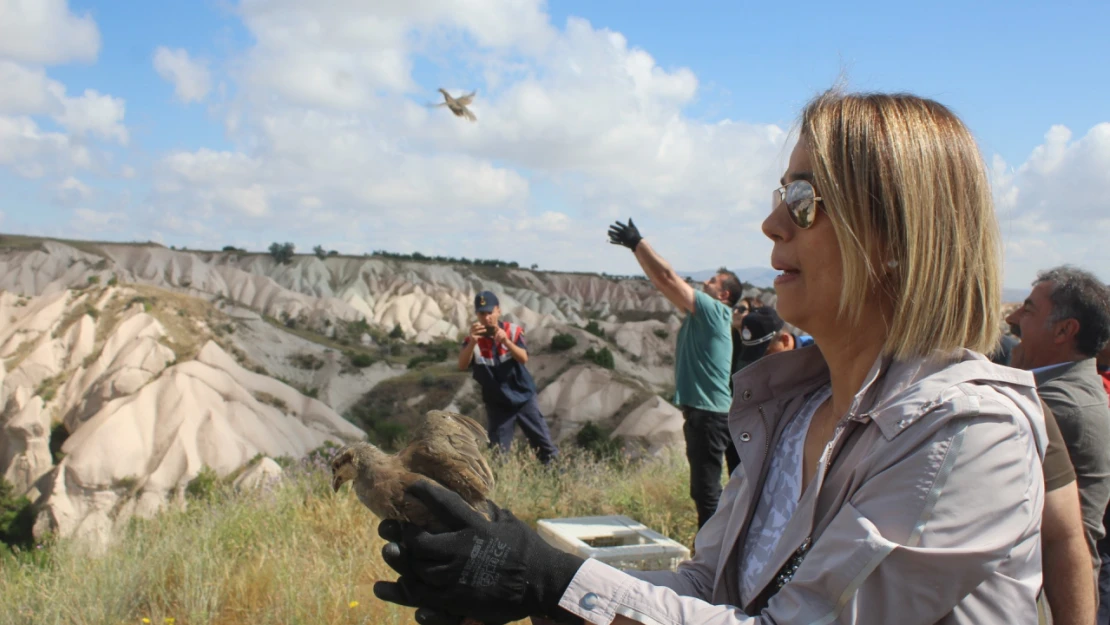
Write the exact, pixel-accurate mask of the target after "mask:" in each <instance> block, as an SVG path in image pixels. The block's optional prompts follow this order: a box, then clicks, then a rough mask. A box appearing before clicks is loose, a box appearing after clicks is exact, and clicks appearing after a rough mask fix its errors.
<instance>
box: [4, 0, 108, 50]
mask: <svg viewBox="0 0 1110 625" xmlns="http://www.w3.org/2000/svg"><path fill="white" fill-rule="evenodd" d="M99 50H100V32H99V31H98V30H97V28H96V22H94V21H93V19H92V17H91V16H89V15H88V14H85V15H82V16H77V15H74V14H73V13H71V12H70V10H69V6H68V3H67V2H66V0H0V57H7V58H10V59H14V60H17V61H25V62H28V63H35V64H39V65H50V64H55V63H65V62H68V61H92V60H94V59H95V58H96V55H97V52H98V51H99Z"/></svg>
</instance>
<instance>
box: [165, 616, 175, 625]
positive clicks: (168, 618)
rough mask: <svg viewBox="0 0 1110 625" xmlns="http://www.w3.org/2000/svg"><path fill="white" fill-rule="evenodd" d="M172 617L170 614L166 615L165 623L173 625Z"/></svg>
mask: <svg viewBox="0 0 1110 625" xmlns="http://www.w3.org/2000/svg"><path fill="white" fill-rule="evenodd" d="M173 621H174V618H173V617H172V616H167V617H166V625H173Z"/></svg>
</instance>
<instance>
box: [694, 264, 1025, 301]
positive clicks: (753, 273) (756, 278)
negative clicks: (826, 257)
mask: <svg viewBox="0 0 1110 625" xmlns="http://www.w3.org/2000/svg"><path fill="white" fill-rule="evenodd" d="M732 271H733V272H735V273H736V277H737V278H740V281H741V282H747V283H749V284H752V285H754V286H758V287H760V288H764V289H769V288H772V287H773V286H774V282H775V276H777V275H779V272H777V271H775V270H774V269H771V268H770V267H744V268H743V269H733V270H732ZM716 273H717V270H716V269H702V270H701V271H679V272H678V275H680V276H687V277H689V278H690V279H691V280H694V281H697V282H702V281H704V280H708V279H709V278H712V277H713V275H714V274H716ZM1029 291H1030V289H1029V287H1023V288H1016V289H1014V288H1004V289H1002V301H1003V302H1005V303H1007V304H1011V303H1020V302H1023V301H1025V298H1026V297H1027V296H1028V295H1029Z"/></svg>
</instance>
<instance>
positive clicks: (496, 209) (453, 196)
mask: <svg viewBox="0 0 1110 625" xmlns="http://www.w3.org/2000/svg"><path fill="white" fill-rule="evenodd" d="M543 7H544V5H543V3H541V2H517V1H511V0H471V1H470V2H467V3H465V6H464V5H460V4H459V3H457V2H448V1H446V0H444V1H434V0H429V1H427V2H417V3H413V2H392V1H391V2H383V3H376V4H375V10H374V14H373V15H368V14H367V11H366V6H365V4H364V3H360V2H356V1H354V0H351V1H343V0H336V1H334V2H329V3H327V4H326V5H306V4H304V3H299V2H293V1H292V0H278V1H276V2H273V1H271V2H258V1H255V0H247V1H246V2H244V3H243V4H242V5H241V6H240V13H241V15H242V16H243V20H244V23H245V24H246V26H247V28H248V29H249V30H250V32H251V34H252V36H253V38H254V40H255V41H256V44H255V45H253V46H252V47H251V48H250V49H249V50H247V51H246V52H245V53H244V54H243V56H242V58H240V59H235V60H232V62H231V63H229V66H230V67H232V68H233V69H232V72H231V77H232V78H233V79H234V80H236V81H237V84H235V85H234V86H233V87H232V89H231V92H232V93H234V94H236V95H235V96H234V99H233V101H232V102H231V103H230V105H229V106H228V107H227V109H226V111H225V115H226V117H225V127H226V129H227V131H228V133H229V134H230V136H231V137H232V138H233V140H234V141H235V142H236V144H237V145H239V146H242V147H241V148H240V149H238V150H230V151H226V152H221V153H215V152H212V151H210V150H204V149H201V150H196V151H195V152H177V153H173V154H170V155H167V156H166V157H165V158H164V159H163V161H162V162H161V164H160V166H159V167H158V177H157V178H156V183H155V188H156V190H157V191H158V193H159V194H160V196H161V197H160V201H161V202H164V203H167V204H168V205H173V206H178V207H179V208H180V210H196V211H199V212H200V213H201V214H213V215H217V216H216V217H215V218H216V219H224V220H234V219H236V218H237V217H236V215H246V214H250V213H251V211H249V210H246V208H247V205H249V206H253V207H254V212H256V213H257V212H258V211H260V210H261V207H262V206H263V205H264V206H265V207H266V210H267V213H266V214H268V215H272V216H273V218H274V219H275V220H277V221H275V222H274V223H278V221H280V220H281V219H282V216H293V215H296V216H297V223H298V226H299V227H302V228H308V229H309V230H310V231H311V229H313V228H319V229H323V228H324V227H325V225H326V224H327V223H335V222H340V223H345V224H348V226H349V228H350V229H351V230H352V232H355V233H358V232H365V233H367V234H369V235H370V236H375V237H380V238H379V239H378V240H377V242H376V243H375V242H369V243H367V245H368V246H370V247H373V246H379V247H391V248H392V246H394V245H396V244H397V241H399V240H402V239H405V238H407V237H411V240H416V241H421V240H423V241H426V244H427V245H429V246H432V245H440V244H441V243H442V244H443V245H448V246H454V247H461V246H467V245H471V244H472V242H475V241H481V240H483V238H484V237H487V236H488V231H487V229H486V228H487V226H486V225H487V224H489V223H494V222H498V221H501V222H504V223H507V224H511V225H510V226H509V227H510V228H518V229H520V228H523V229H522V230H520V231H519V232H517V233H516V235H515V236H513V237H510V240H509V241H508V242H506V243H505V245H506V246H507V247H506V249H505V250H504V251H503V254H504V255H505V256H513V255H516V256H520V257H532V256H533V255H535V254H536V253H542V254H545V255H548V256H547V257H545V258H543V259H542V262H543V263H544V265H545V266H564V267H566V266H568V262H569V263H576V264H578V267H579V268H584V267H589V266H596V262H597V258H595V256H597V255H599V254H611V253H612V250H611V249H610V248H609V247H608V246H604V245H603V246H598V245H596V242H597V241H598V240H604V233H605V230H606V228H607V226H608V221H609V220H610V218H612V217H616V216H617V215H618V214H619V215H620V216H621V217H626V216H627V214H626V213H628V212H632V213H634V214H636V215H640V216H644V215H657V216H659V217H660V219H664V218H666V216H668V215H672V216H673V215H674V214H676V210H679V209H680V210H681V215H682V217H683V219H684V220H686V222H687V227H686V232H685V233H684V236H686V237H689V238H686V239H683V240H680V241H676V245H675V249H677V250H679V253H680V254H683V255H686V258H678V259H673V260H675V262H679V263H681V264H684V265H685V264H689V262H694V261H695V260H697V259H699V258H701V256H700V254H701V253H702V251H703V250H704V246H700V245H697V244H690V241H691V240H697V239H698V238H699V237H709V236H718V235H719V232H720V225H721V222H722V220H732V219H745V220H750V219H752V217H753V215H755V214H758V215H760V216H761V215H762V212H763V211H764V210H765V206H764V205H765V204H766V202H765V201H764V198H765V196H766V195H767V191H768V189H769V185H770V184H771V183H773V182H774V180H776V179H777V178H778V176H779V174H780V173H781V171H780V168H781V164H782V163H783V162H784V161H785V155H786V150H785V149H784V147H783V146H784V142H785V139H786V136H785V133H784V131H783V130H782V129H780V128H777V127H774V126H760V125H753V124H747V123H742V122H733V121H729V120H723V121H715V122H710V123H706V122H701V121H696V120H693V119H691V118H689V117H688V116H686V115H685V114H684V110H683V109H684V107H685V106H687V105H689V104H690V103H692V102H693V101H694V99H695V98H696V97H697V93H698V80H697V77H696V76H695V75H694V74H693V72H691V71H690V70H688V69H685V68H674V69H669V68H663V67H661V66H659V65H658V64H657V63H656V62H655V60H654V59H653V57H652V56H651V55H650V54H648V53H647V52H646V51H644V50H641V49H638V48H636V47H634V46H631V45H629V43H628V41H627V40H626V39H625V38H624V37H623V36H622V35H620V34H619V33H615V32H612V31H609V30H604V29H596V28H594V27H592V26H591V25H590V24H589V23H588V22H586V21H584V20H580V19H571V20H569V21H568V22H567V24H566V27H565V28H564V29H561V30H560V29H556V28H554V27H553V26H552V25H551V24H550V22H549V18H548V16H547V15H546V13H545V11H544V9H543ZM417 58H425V59H429V60H432V61H433V62H436V63H442V64H445V65H447V66H449V67H450V68H452V69H451V70H450V74H451V75H452V76H457V78H454V79H453V80H452V84H447V85H444V86H445V87H449V88H450V89H451V90H452V92H460V91H463V90H466V91H469V90H470V89H472V88H478V90H479V93H478V96H477V98H476V100H475V102H474V105H473V109H474V110H475V112H476V114H477V115H478V119H479V121H478V123H476V124H471V123H466V122H461V121H460V120H459V119H457V118H455V117H454V116H452V115H451V114H450V113H449V112H447V111H446V110H444V109H442V108H436V109H429V108H427V107H426V106H424V104H425V103H426V102H429V101H432V100H433V97H432V95H431V93H432V92H433V90H434V88H435V87H436V86H439V85H417V84H416V83H415V81H414V79H413V76H412V67H413V64H414V61H415V59H417ZM483 79H484V80H485V81H486V83H485V84H483V83H482V82H481V80H483ZM533 181H537V182H540V183H541V184H542V186H543V187H544V188H545V189H560V190H561V191H559V194H560V195H561V196H562V197H560V198H559V201H558V202H556V204H559V205H560V207H559V208H557V209H548V208H546V207H545V208H544V209H543V210H537V208H536V207H535V204H536V203H537V201H539V200H541V199H547V198H540V197H538V196H537V195H536V193H537V191H536V189H535V188H534V184H533ZM253 185H258V186H259V188H260V189H261V191H258V190H253V189H254V187H253ZM247 190H252V191H250V192H249V193H248V192H246V191H247ZM543 193H544V194H545V195H546V194H549V192H548V191H544V192H543ZM246 197H252V198H259V197H265V199H266V202H265V204H263V203H262V202H257V201H256V202H253V203H248V204H247V205H244V203H243V202H242V201H240V202H234V201H232V198H237V199H239V200H242V199H243V198H246ZM232 206H238V211H234V210H232V211H229V212H227V213H226V214H225V213H223V212H221V210H220V209H221V208H232ZM322 206H326V207H328V210H327V211H321V210H320V209H319V208H318V207H322ZM306 209H308V212H307V213H306V212H305V211H306ZM312 209H315V210H312ZM618 211H619V212H618ZM649 221H650V219H649ZM689 224H694V225H693V226H690V225H689ZM553 232H554V233H559V236H558V237H551V236H550V233H553ZM386 233H392V235H387V234H386ZM410 233H411V234H410ZM541 233H547V236H546V239H545V240H541V239H544V237H543V236H541ZM450 234H455V235H456V236H449V235H450ZM439 237H442V238H439ZM554 239H560V240H561V241H562V242H563V243H565V244H566V245H569V246H572V247H570V248H567V249H555V248H554V247H552V244H553V243H554V242H555V241H554ZM749 239H756V240H758V241H762V239H763V237H762V234H760V233H759V232H758V230H756V231H755V232H754V233H752V234H751V236H750V237H749ZM545 246H546V247H545ZM482 247H488V245H483V246H482ZM735 247H736V249H738V250H741V251H742V253H743V254H746V255H747V256H748V258H750V259H751V260H750V261H748V262H758V263H766V260H767V250H766V249H763V248H761V247H760V245H759V244H755V243H752V242H751V241H744V242H742V243H738V244H737V245H736V246H735ZM538 250H539V251H538ZM447 251H451V250H445V252H447ZM454 253H456V254H458V253H462V250H461V249H459V250H454ZM474 253H475V252H473V251H471V252H468V255H474ZM480 253H488V250H483V251H481V252H480ZM715 253H716V254H717V255H718V256H719V258H714V259H713V260H712V261H711V262H710V261H701V260H697V262H695V263H694V264H698V265H700V264H703V262H705V263H708V264H720V263H721V262H723V260H724V259H725V258H729V257H730V256H733V255H732V254H730V253H729V252H728V251H726V246H720V247H718V248H716V250H715ZM609 258H611V257H609ZM686 260H689V262H684V261H686ZM737 260H739V259H737ZM629 262H634V261H629Z"/></svg>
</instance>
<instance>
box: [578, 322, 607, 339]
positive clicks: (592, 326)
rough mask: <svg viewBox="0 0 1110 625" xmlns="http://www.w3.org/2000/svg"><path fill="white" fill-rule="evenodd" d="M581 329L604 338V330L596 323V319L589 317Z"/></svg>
mask: <svg viewBox="0 0 1110 625" xmlns="http://www.w3.org/2000/svg"><path fill="white" fill-rule="evenodd" d="M583 329H584V330H585V331H586V332H589V333H590V334H592V335H594V336H596V337H599V338H605V330H602V329H601V326H599V325H597V321H594V320H593V319H591V320H590V322H589V323H587V324H586V327H585V328H583Z"/></svg>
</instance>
